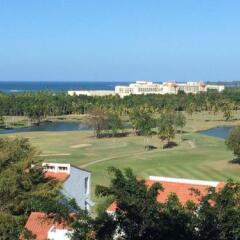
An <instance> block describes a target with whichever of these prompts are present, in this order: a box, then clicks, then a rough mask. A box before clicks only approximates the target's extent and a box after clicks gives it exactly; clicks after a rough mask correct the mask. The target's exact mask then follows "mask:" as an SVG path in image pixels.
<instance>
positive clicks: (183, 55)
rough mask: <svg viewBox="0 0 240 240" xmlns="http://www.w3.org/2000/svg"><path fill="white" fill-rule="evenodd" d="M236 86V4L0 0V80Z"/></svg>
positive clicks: (212, 0) (239, 53)
mask: <svg viewBox="0 0 240 240" xmlns="http://www.w3.org/2000/svg"><path fill="white" fill-rule="evenodd" d="M137 79H146V80H152V81H166V80H176V81H185V80H204V81H207V80H213V81H217V80H240V1H239V0H0V80H5V81H10V80H12V81H13V80H16V81H21V80H27V81H37V80H43V81H56V80H61V81H134V80H137Z"/></svg>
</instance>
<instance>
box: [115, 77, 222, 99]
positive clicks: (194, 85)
mask: <svg viewBox="0 0 240 240" xmlns="http://www.w3.org/2000/svg"><path fill="white" fill-rule="evenodd" d="M224 88H225V87H224V86H220V85H206V84H205V83H202V82H187V83H175V82H164V83H162V84H159V83H153V82H147V81H137V82H136V83H131V84H129V86H116V87H115V93H116V94H118V95H119V96H120V97H121V98H123V97H125V96H129V95H131V94H134V95H140V94H143V95H147V94H177V93H178V92H179V91H183V92H185V93H194V94H195V93H201V92H207V91H208V90H210V89H212V90H216V91H218V92H221V91H223V90H224Z"/></svg>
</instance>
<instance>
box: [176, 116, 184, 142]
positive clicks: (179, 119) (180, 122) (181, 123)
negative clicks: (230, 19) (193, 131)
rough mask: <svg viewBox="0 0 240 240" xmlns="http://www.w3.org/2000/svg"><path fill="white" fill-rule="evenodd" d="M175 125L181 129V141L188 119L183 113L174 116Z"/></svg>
mask: <svg viewBox="0 0 240 240" xmlns="http://www.w3.org/2000/svg"><path fill="white" fill-rule="evenodd" d="M174 118H175V119H174V125H175V126H176V127H177V128H180V135H181V139H182V129H183V127H184V126H185V125H186V117H185V116H184V114H183V113H181V112H177V113H176V114H175V116H174Z"/></svg>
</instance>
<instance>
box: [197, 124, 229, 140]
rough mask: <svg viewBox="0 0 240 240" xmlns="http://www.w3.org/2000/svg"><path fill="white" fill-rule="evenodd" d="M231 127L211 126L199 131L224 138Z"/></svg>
mask: <svg viewBox="0 0 240 240" xmlns="http://www.w3.org/2000/svg"><path fill="white" fill-rule="evenodd" d="M231 129H232V128H231V127H216V128H211V129H208V130H204V131H200V132H199V133H201V134H204V135H208V136H212V137H218V138H223V139H226V138H227V137H228V135H229V133H230V131H231Z"/></svg>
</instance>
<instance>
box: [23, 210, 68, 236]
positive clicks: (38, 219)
mask: <svg viewBox="0 0 240 240" xmlns="http://www.w3.org/2000/svg"><path fill="white" fill-rule="evenodd" d="M52 226H54V227H56V228H57V229H66V228H67V227H66V225H64V224H63V223H61V224H60V223H54V221H53V219H51V218H49V217H48V216H47V214H46V213H43V212H32V213H31V214H30V216H29V218H28V220H27V223H26V225H25V228H26V229H28V230H29V231H31V232H32V233H33V235H36V240H46V239H47V237H48V231H49V230H50V228H51V227H52ZM21 239H23V238H22V237H21Z"/></svg>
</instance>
